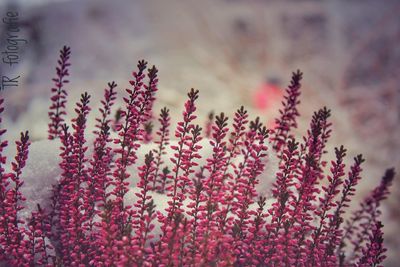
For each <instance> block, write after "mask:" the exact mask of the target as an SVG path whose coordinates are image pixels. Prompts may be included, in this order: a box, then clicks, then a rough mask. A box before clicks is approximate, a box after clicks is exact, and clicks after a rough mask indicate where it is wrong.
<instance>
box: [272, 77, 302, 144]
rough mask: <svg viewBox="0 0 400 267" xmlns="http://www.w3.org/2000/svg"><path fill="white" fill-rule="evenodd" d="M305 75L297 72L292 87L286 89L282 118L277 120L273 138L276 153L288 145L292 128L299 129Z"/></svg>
mask: <svg viewBox="0 0 400 267" xmlns="http://www.w3.org/2000/svg"><path fill="white" fill-rule="evenodd" d="M302 78H303V73H302V72H300V71H299V70H297V72H294V73H293V74H292V80H291V81H290V85H289V86H288V88H287V89H286V95H285V96H284V99H285V100H284V101H283V102H282V103H283V109H280V110H279V113H280V117H279V118H277V119H276V120H275V122H276V125H277V126H276V129H275V131H274V133H273V135H272V136H271V140H272V142H273V147H274V149H275V150H276V151H281V150H282V147H283V146H284V145H285V144H286V140H287V138H288V135H289V132H290V130H291V129H292V128H296V127H297V122H296V118H297V117H298V116H299V112H298V111H297V106H298V105H299V104H300V100H299V97H300V87H301V84H300V82H301V79H302Z"/></svg>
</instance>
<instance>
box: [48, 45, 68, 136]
mask: <svg viewBox="0 0 400 267" xmlns="http://www.w3.org/2000/svg"><path fill="white" fill-rule="evenodd" d="M70 55H71V48H69V47H67V46H64V47H63V48H62V49H61V50H60V59H59V60H58V61H57V63H58V66H57V67H56V75H57V76H56V77H55V78H53V81H54V87H53V88H51V92H52V93H53V95H52V97H51V106H50V111H49V118H50V123H49V130H48V132H49V137H48V138H49V139H50V140H51V139H54V138H56V137H58V136H60V133H61V125H62V123H63V122H64V116H65V115H66V112H65V104H66V102H67V100H66V98H67V91H66V90H65V88H64V85H65V84H67V83H69V80H67V79H66V78H67V77H68V76H69V68H68V67H69V66H71V64H70V63H69V58H70Z"/></svg>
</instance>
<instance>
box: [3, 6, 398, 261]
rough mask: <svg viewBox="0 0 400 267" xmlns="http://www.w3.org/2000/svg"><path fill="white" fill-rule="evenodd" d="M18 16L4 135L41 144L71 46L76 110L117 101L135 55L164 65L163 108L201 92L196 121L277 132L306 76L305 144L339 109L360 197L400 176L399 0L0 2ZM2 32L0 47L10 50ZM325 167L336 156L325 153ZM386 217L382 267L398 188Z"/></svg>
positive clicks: (394, 232) (177, 107)
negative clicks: (83, 98)
mask: <svg viewBox="0 0 400 267" xmlns="http://www.w3.org/2000/svg"><path fill="white" fill-rule="evenodd" d="M9 9H18V11H19V16H20V27H21V32H20V36H21V37H23V38H25V39H26V40H28V44H27V45H26V46H24V47H22V51H21V53H20V57H21V62H20V63H19V64H18V66H17V67H15V68H12V69H11V70H10V68H9V67H8V66H5V65H4V64H0V74H1V75H9V76H12V75H15V74H17V75H20V76H21V77H20V84H19V86H18V87H14V88H7V89H6V90H4V91H2V92H1V95H2V97H5V98H6V114H5V116H6V118H5V123H6V125H7V128H8V130H9V131H8V138H9V139H11V140H13V139H14V138H15V137H16V136H17V134H18V132H20V131H22V130H25V129H28V130H30V133H31V136H32V137H33V139H35V140H39V139H43V138H46V129H47V109H48V106H49V100H48V99H49V92H50V88H51V86H52V82H51V78H52V77H53V76H54V73H55V70H54V67H55V64H56V60H57V57H58V50H59V49H60V48H61V47H62V46H63V45H69V46H71V48H72V58H71V62H72V69H71V74H72V76H71V84H70V86H69V88H68V90H69V103H70V105H69V109H70V110H72V108H73V107H72V103H74V102H76V100H78V98H79V95H80V93H82V92H83V91H88V92H89V93H90V94H92V96H93V98H94V99H93V101H92V103H94V106H93V109H96V105H97V103H98V101H97V99H100V98H101V97H102V93H103V88H104V87H105V85H106V83H107V82H109V81H112V80H115V81H116V82H117V83H118V85H119V86H118V87H119V90H120V92H121V94H122V91H123V90H124V88H126V87H128V81H129V79H130V78H131V72H132V71H133V70H134V69H135V67H136V62H137V60H139V59H142V58H143V59H146V60H147V61H149V63H150V64H154V65H156V66H157V67H158V68H159V70H160V71H159V74H160V91H159V93H158V99H157V103H156V108H157V109H158V108H160V107H162V106H165V105H166V106H167V107H169V108H170V109H171V111H172V114H173V117H174V119H175V120H176V119H177V118H178V117H179V114H180V112H181V110H182V105H183V102H184V100H185V97H186V92H187V91H188V90H189V89H190V88H192V87H194V88H196V89H199V90H200V94H201V96H200V101H199V116H200V117H203V118H204V120H206V118H207V116H208V113H209V112H210V111H215V112H221V111H223V112H225V113H227V114H232V113H233V112H234V111H235V110H236V109H237V108H238V107H240V106H241V105H244V106H245V107H246V108H247V109H248V110H249V111H250V113H251V114H252V115H254V116H255V115H259V116H261V118H262V119H263V121H264V122H265V123H266V124H268V125H272V123H273V118H274V117H275V116H276V115H277V113H278V112H277V109H278V108H279V103H280V101H281V97H282V92H283V89H284V88H285V86H286V85H287V84H288V82H289V80H290V76H291V72H292V71H295V70H297V69H300V70H301V71H302V72H303V73H304V81H303V90H302V98H301V100H302V104H301V106H300V112H301V115H302V117H301V119H300V121H299V123H300V125H299V129H298V130H297V133H298V135H299V136H301V135H302V134H304V133H305V130H306V128H307V126H308V123H309V120H310V118H311V116H312V113H313V112H314V111H315V110H317V109H319V108H321V107H323V106H327V107H328V108H330V109H332V121H333V123H334V126H333V129H334V132H333V136H332V138H331V141H330V144H329V146H328V150H330V151H331V152H333V148H334V147H335V146H338V145H341V144H343V145H344V146H345V147H346V148H347V149H348V158H349V162H350V161H351V159H352V157H353V156H355V155H357V154H359V153H362V154H363V155H364V156H365V158H366V159H367V162H366V163H365V165H364V177H363V181H362V184H361V185H360V187H359V191H358V194H357V198H358V199H362V198H363V197H364V196H365V195H366V194H367V193H368V192H369V190H370V189H372V187H374V186H375V185H376V184H377V183H378V182H379V179H380V177H381V176H382V174H383V172H384V170H385V168H388V167H397V169H398V170H399V169H400V153H399V148H400V138H399V137H400V126H399V123H400V80H399V76H400V46H399V41H400V17H399V12H400V1H398V0H386V1H375V0H352V1H348V0H346V1H345V0H338V1H317V0H298V1H294V0H293V1H290V0H280V1H278V0H276V1H273V0H247V1H246V0H202V1H196V0H185V1H184V0H169V1H162V0H159V1H156V0H141V1H140V0H134V1H132V0H113V1H107V0H92V1H82V0H65V1H60V0H59V1H55V0H54V1H50V0H24V1H15V0H13V1H6V0H2V1H0V10H1V12H2V16H5V13H6V11H7V10H9ZM5 33H6V29H5V25H4V24H2V25H1V33H0V37H1V38H0V40H1V45H0V48H1V51H4V49H5ZM327 158H328V159H329V156H327ZM399 180H400V179H399V176H397V179H396V182H395V184H394V186H393V188H392V189H393V190H392V191H393V192H392V195H391V197H390V199H389V200H388V201H386V203H385V206H384V207H383V209H384V214H383V218H384V224H385V227H386V229H385V242H386V245H387V247H388V248H389V252H388V259H387V260H386V262H385V266H398V259H399V256H398V255H399V253H400V249H399V246H400V235H399V234H398V227H399V225H400V211H399V200H400V190H399V188H400V181H399Z"/></svg>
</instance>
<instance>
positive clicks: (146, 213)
mask: <svg viewBox="0 0 400 267" xmlns="http://www.w3.org/2000/svg"><path fill="white" fill-rule="evenodd" d="M69 56H70V49H69V48H68V47H64V48H63V49H62V50H61V56H60V60H59V61H58V64H59V66H58V67H57V78H55V79H54V82H55V85H56V86H55V88H53V89H52V90H51V91H52V93H53V96H52V97H51V101H52V104H51V106H50V112H49V116H50V120H51V121H50V124H49V139H50V140H52V142H57V140H54V139H59V140H60V143H61V147H60V154H59V155H60V161H59V168H60V173H61V174H60V178H59V179H58V182H57V183H56V184H54V185H53V192H52V197H51V199H49V200H48V202H49V203H51V204H50V205H48V206H49V208H48V209H44V208H43V207H41V206H40V205H37V209H36V210H35V211H33V212H31V216H30V218H29V219H28V220H24V219H22V217H21V216H20V214H21V211H22V210H23V209H24V206H25V204H26V201H29V200H26V199H25V197H24V196H23V194H22V193H21V187H23V183H24V181H22V180H21V179H20V177H21V174H22V172H23V168H24V167H25V165H26V161H27V157H28V151H29V145H30V142H29V135H28V132H25V133H22V134H21V138H20V141H18V142H16V147H17V155H16V157H15V159H14V160H13V161H12V162H11V169H10V171H9V172H7V171H6V169H5V168H4V166H5V164H6V159H7V158H6V157H5V156H4V155H3V150H4V148H5V147H6V146H7V141H1V142H0V179H1V180H0V189H1V191H0V230H1V234H0V262H1V263H4V264H6V265H11V266H54V265H57V266H379V264H381V262H382V261H383V259H384V258H385V256H384V253H385V250H386V249H385V248H384V247H383V238H382V224H381V222H380V221H379V215H380V213H381V211H380V209H379V207H380V202H381V201H382V200H384V199H385V198H386V197H387V195H388V188H389V186H390V184H391V182H392V180H393V178H394V175H395V173H394V170H393V169H389V170H387V171H386V173H385V175H384V177H383V179H382V181H381V183H380V184H379V185H378V186H377V187H376V188H375V189H374V190H373V191H372V192H371V194H370V195H369V196H368V197H367V198H366V199H365V201H363V202H362V203H361V206H360V209H359V210H357V211H355V212H354V214H353V216H352V217H351V219H350V220H349V221H347V222H346V223H344V219H343V216H344V213H345V212H346V208H347V207H349V203H350V201H351V198H352V196H354V192H355V190H356V185H357V183H358V182H359V180H360V179H361V171H362V169H361V166H362V164H363V162H364V159H363V158H362V156H361V155H359V156H357V157H355V159H354V163H353V164H352V165H351V166H350V169H349V170H348V171H347V174H346V166H345V164H344V158H345V157H346V149H345V148H344V147H343V146H340V147H338V148H336V149H335V151H334V153H335V156H336V159H335V160H334V161H332V162H331V163H330V164H328V163H327V162H326V161H324V159H323V155H324V154H325V153H326V152H327V151H325V145H326V142H327V141H328V139H329V137H330V134H331V123H330V121H329V117H330V110H328V109H326V108H322V109H320V110H319V111H317V112H315V114H314V116H313V117H312V120H311V123H310V128H309V130H308V131H307V133H306V135H305V136H304V137H303V139H302V140H301V141H298V140H295V138H294V136H293V135H292V134H291V129H293V128H296V127H297V123H296V118H297V117H298V116H299V113H298V110H297V106H298V104H299V103H300V101H299V97H300V87H301V79H302V73H301V72H300V71H297V72H295V73H293V77H292V80H291V83H290V85H289V86H288V88H287V90H286V95H285V98H284V101H283V108H282V109H281V110H280V114H281V115H280V117H279V118H277V119H276V124H277V127H276V129H267V128H266V127H265V126H263V125H262V123H261V122H260V120H259V118H255V119H254V120H252V121H250V120H249V118H248V117H249V116H248V114H247V111H246V110H245V109H244V107H241V108H240V109H238V110H237V112H236V113H235V114H234V116H233V123H232V125H231V126H230V122H229V119H228V117H227V116H226V115H225V114H224V113H221V114H218V115H216V116H210V118H209V121H208V122H207V124H206V130H205V136H206V137H207V138H209V144H210V146H211V147H212V153H211V154H210V155H209V156H208V157H207V158H206V161H205V163H204V164H203V163H201V161H200V159H201V157H202V156H201V153H200V152H201V150H202V145H201V142H202V139H203V137H202V136H203V134H202V128H201V127H200V126H199V125H197V124H196V123H195V120H196V115H195V113H196V101H197V100H198V97H199V91H197V90H194V89H192V90H190V92H189V93H188V99H187V101H186V103H185V104H184V111H183V114H182V120H181V121H180V122H179V123H178V125H177V127H176V129H175V132H174V138H175V139H176V141H174V142H171V145H170V139H171V137H170V129H169V127H170V116H169V110H168V109H167V108H163V109H162V110H161V112H160V115H159V118H158V119H155V118H154V116H153V103H154V100H155V93H156V91H157V85H158V77H157V72H158V70H157V69H156V68H155V67H154V66H153V67H151V68H149V69H147V62H145V61H139V63H138V66H137V67H138V70H137V71H136V72H134V73H133V80H132V81H130V84H131V86H132V87H131V88H129V89H126V96H125V97H124V98H123V100H124V103H125V107H123V108H121V109H118V113H117V116H116V118H115V119H112V118H111V113H112V112H111V111H112V108H113V105H114V103H115V100H116V91H115V88H116V87H117V85H116V83H114V82H111V83H109V84H108V87H107V89H105V92H104V100H103V101H102V102H101V103H102V107H101V108H100V109H99V113H98V118H97V119H96V121H97V124H96V129H95V130H94V132H93V133H94V135H95V139H94V141H93V142H88V141H87V140H86V137H85V136H87V134H88V133H87V130H86V122H87V118H88V114H89V113H90V111H91V110H90V96H89V95H88V94H87V93H84V94H82V96H81V100H80V101H79V102H78V103H77V104H76V108H75V113H76V115H75V118H74V119H73V120H72V121H71V124H70V126H68V125H67V124H65V123H64V119H63V117H64V115H65V104H66V96H67V92H66V91H65V89H64V85H65V83H67V80H65V77H66V76H68V67H69V66H70V64H69V61H68V60H69ZM2 104H3V100H0V113H1V112H3V107H2ZM0 122H1V121H0ZM153 123H155V125H156V126H157V127H158V128H157V131H156V134H155V135H154V136H153V134H152V129H153ZM157 123H158V124H157ZM4 132H5V130H0V135H3V134H4ZM113 132H115V133H116V138H113V137H112V133H113ZM149 142H154V143H155V144H156V148H154V149H152V150H150V151H149V152H148V153H147V154H146V156H145V158H144V162H137V161H138V155H137V153H138V149H139V147H140V146H141V145H143V144H144V143H149ZM89 147H93V149H89ZM168 147H170V148H171V149H172V150H173V151H174V152H173V156H172V157H171V158H166V155H167V153H166V149H167V148H168ZM271 153H273V154H276V155H277V156H278V159H279V170H278V172H277V173H276V174H275V176H276V180H275V182H274V184H273V185H271V195H272V198H271V199H270V202H267V197H270V195H268V196H267V195H262V194H260V192H257V190H256V188H257V185H258V184H259V183H260V180H259V179H261V178H262V174H263V173H264V172H265V170H266V166H267V164H271V163H270V162H269V161H268V159H269V156H270V155H271ZM167 161H170V162H171V164H167V163H166V162H167ZM135 164H139V165H138V168H137V172H135V173H131V172H130V171H129V170H130V167H132V166H134V165H135ZM171 166H172V167H171ZM326 168H328V169H327V170H326ZM132 175H137V180H138V183H137V184H136V189H137V190H136V191H135V195H136V201H135V202H133V203H127V201H126V199H127V194H128V193H129V188H130V187H131V186H130V184H129V178H130V176H132ZM154 192H157V193H160V194H164V195H165V196H166V197H167V199H168V201H167V203H166V208H165V210H161V209H160V208H159V206H162V205H161V204H163V203H157V200H155V199H154V198H153V195H154ZM267 203H272V204H267ZM164 205H165V204H164Z"/></svg>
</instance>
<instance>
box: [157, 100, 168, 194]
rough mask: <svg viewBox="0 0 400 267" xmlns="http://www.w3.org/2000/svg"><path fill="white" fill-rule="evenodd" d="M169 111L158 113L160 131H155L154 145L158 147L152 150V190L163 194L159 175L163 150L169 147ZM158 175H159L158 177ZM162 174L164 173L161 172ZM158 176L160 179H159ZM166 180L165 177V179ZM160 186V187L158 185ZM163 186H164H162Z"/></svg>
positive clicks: (162, 110)
mask: <svg viewBox="0 0 400 267" xmlns="http://www.w3.org/2000/svg"><path fill="white" fill-rule="evenodd" d="M170 120H171V118H170V116H169V109H167V108H165V107H164V108H163V109H161V112H160V118H159V119H158V121H159V122H160V129H159V130H158V131H157V136H158V138H159V139H158V140H157V141H155V143H156V144H157V145H158V149H154V150H153V151H154V153H155V165H156V166H155V168H156V170H155V173H154V179H153V190H156V191H159V192H163V191H164V188H165V181H166V180H165V179H162V177H163V176H162V175H161V174H160V173H159V170H160V169H161V166H162V164H163V163H164V161H163V159H162V157H163V155H165V154H166V152H165V149H166V147H167V146H168V145H169V126H170ZM159 174H160V175H159ZM163 174H164V171H163ZM159 176H160V178H159ZM165 178H166V177H165ZM160 184H161V185H160ZM163 184H164V185H163Z"/></svg>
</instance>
